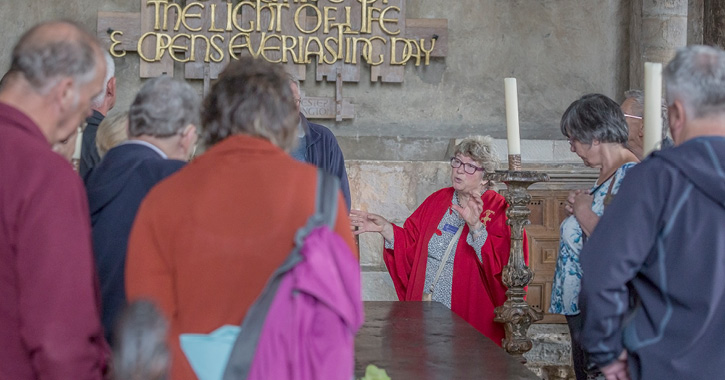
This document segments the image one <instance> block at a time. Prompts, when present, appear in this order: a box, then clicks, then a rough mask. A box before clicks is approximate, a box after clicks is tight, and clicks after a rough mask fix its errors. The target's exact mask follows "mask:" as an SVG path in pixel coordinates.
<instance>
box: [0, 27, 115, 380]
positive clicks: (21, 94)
mask: <svg viewBox="0 0 725 380" xmlns="http://www.w3.org/2000/svg"><path fill="white" fill-rule="evenodd" d="M105 72H106V64H105V62H104V60H103V54H102V51H101V48H100V45H99V43H98V41H97V40H96V39H95V37H93V36H92V35H90V34H89V33H88V32H86V31H85V30H83V29H82V28H81V27H80V26H78V25H76V24H74V23H71V22H65V21H60V22H59V21H53V22H46V23H42V24H39V25H37V26H35V27H33V28H32V29H30V30H29V31H28V32H26V33H25V34H24V35H23V36H22V37H21V38H20V41H18V43H17V44H16V45H15V47H14V48H13V52H12V60H11V64H10V70H9V72H8V73H7V75H6V76H5V78H4V79H3V84H2V89H1V90H0V178H2V180H0V210H2V212H0V226H1V228H0V300H2V302H0V337H2V338H0V341H2V344H0V378H2V379H13V380H31V379H102V378H103V372H104V371H105V369H106V368H107V365H106V364H107V359H108V357H109V350H108V345H107V344H106V342H105V340H104V339H103V329H102V327H101V323H100V321H99V313H100V310H99V305H98V302H97V301H98V298H99V297H98V288H97V286H96V274H95V270H94V267H93V253H92V250H91V230H90V223H89V220H88V203H87V202H86V196H85V192H84V191H83V184H82V183H81V180H80V178H79V177H78V175H77V174H76V173H75V172H74V171H73V169H72V167H71V165H70V164H69V162H68V161H67V160H66V159H65V158H63V157H62V156H61V155H59V154H56V153H54V152H53V151H52V150H51V146H52V145H54V144H56V143H59V142H61V141H63V140H65V139H67V138H68V137H70V136H71V135H72V134H74V133H76V131H77V129H78V126H79V125H80V123H81V122H82V121H83V119H84V118H85V117H86V116H87V115H88V114H89V112H90V103H91V99H92V98H93V97H94V96H95V95H96V94H98V93H100V91H101V88H102V81H103V76H104V74H105Z"/></svg>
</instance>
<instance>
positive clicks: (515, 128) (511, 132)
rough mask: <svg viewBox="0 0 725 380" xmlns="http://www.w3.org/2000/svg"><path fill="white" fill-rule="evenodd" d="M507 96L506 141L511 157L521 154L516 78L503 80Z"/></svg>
mask: <svg viewBox="0 0 725 380" xmlns="http://www.w3.org/2000/svg"><path fill="white" fill-rule="evenodd" d="M503 84H504V93H505V95H506V141H507V142H508V148H509V155H514V154H521V141H520V139H519V101H518V99H517V97H516V78H505V79H504V80H503Z"/></svg>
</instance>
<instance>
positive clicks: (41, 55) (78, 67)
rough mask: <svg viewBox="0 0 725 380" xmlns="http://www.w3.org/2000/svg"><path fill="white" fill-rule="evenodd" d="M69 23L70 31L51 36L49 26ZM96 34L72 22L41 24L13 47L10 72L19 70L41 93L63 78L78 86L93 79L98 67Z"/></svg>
mask: <svg viewBox="0 0 725 380" xmlns="http://www.w3.org/2000/svg"><path fill="white" fill-rule="evenodd" d="M53 26H64V27H67V26H70V27H71V29H70V33H59V34H58V35H52V34H51V33H50V32H49V31H48V30H47V29H48V28H52V27H53ZM98 51H100V45H99V44H98V41H97V40H96V38H95V37H93V36H92V35H90V34H89V33H88V32H86V31H85V30H84V29H83V27H81V26H80V25H78V24H76V23H74V22H72V21H51V22H46V23H41V24H38V25H36V26H34V27H33V28H31V29H30V30H29V31H27V32H26V33H25V34H24V35H23V36H22V37H20V40H19V41H18V43H17V44H16V45H15V47H14V48H13V53H12V59H11V62H10V70H9V73H13V74H14V73H20V74H22V75H23V76H24V77H25V80H27V81H28V82H29V83H30V85H31V86H32V88H33V89H34V90H35V91H37V92H38V93H41V94H44V93H46V92H47V91H48V90H49V89H50V88H51V87H52V86H53V85H55V84H56V83H57V82H58V81H59V80H60V79H61V78H63V77H70V78H73V80H74V81H75V82H76V84H77V85H82V84H86V83H88V82H90V81H91V80H93V78H94V77H95V75H96V70H98V68H99V63H100V62H97V55H98V54H97V52H98Z"/></svg>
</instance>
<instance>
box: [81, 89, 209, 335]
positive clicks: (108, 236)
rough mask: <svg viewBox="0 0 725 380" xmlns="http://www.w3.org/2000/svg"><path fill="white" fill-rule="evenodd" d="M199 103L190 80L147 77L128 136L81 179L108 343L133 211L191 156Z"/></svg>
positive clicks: (121, 293) (120, 303)
mask: <svg viewBox="0 0 725 380" xmlns="http://www.w3.org/2000/svg"><path fill="white" fill-rule="evenodd" d="M200 103H201V102H200V100H199V96H198V95H197V94H196V92H195V91H194V89H193V88H192V87H191V86H190V85H189V84H188V83H185V82H182V81H178V80H174V79H172V78H171V77H168V76H162V77H158V78H153V79H150V80H149V81H148V82H146V83H145V84H144V86H143V87H142V88H141V90H140V91H139V93H138V94H137V95H136V98H135V99H134V101H133V103H132V104H131V107H130V109H129V112H128V134H129V139H128V140H126V141H124V142H122V143H121V144H119V145H118V146H116V147H114V148H113V149H111V150H109V151H108V153H107V154H106V155H105V156H103V160H101V162H100V163H99V164H98V165H97V166H96V167H95V168H94V169H93V170H92V171H91V172H90V174H88V176H87V177H86V179H85V182H86V189H87V191H88V204H89V207H90V212H91V225H92V228H93V252H94V254H95V256H96V266H97V268H98V278H99V280H100V283H101V311H102V322H103V327H104V328H105V332H106V338H107V339H108V341H109V342H112V338H113V331H114V328H115V322H116V319H117V317H118V315H119V313H120V312H121V311H122V310H123V308H124V307H125V306H126V292H125V289H124V286H125V284H124V278H125V277H124V269H125V265H126V247H127V245H128V237H129V234H130V233H131V226H132V224H133V220H134V218H135V217H136V212H137V211H138V208H139V206H140V205H141V201H142V200H143V198H144V197H145V196H146V194H147V193H148V192H149V190H151V188H152V187H153V186H154V185H156V184H157V183H158V182H159V181H161V180H162V179H164V178H166V177H168V176H169V175H171V174H172V173H174V172H176V171H177V170H179V169H180V168H181V167H182V166H184V163H185V162H186V161H187V160H188V159H189V157H190V155H191V153H192V150H193V148H194V145H195V143H196V139H197V136H196V126H197V125H198V124H199V117H200V116H199V108H200Z"/></svg>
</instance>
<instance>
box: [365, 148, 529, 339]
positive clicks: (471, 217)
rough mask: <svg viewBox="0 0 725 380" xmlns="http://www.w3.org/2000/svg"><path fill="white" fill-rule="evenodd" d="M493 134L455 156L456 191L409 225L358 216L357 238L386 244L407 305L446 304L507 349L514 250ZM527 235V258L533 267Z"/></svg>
mask: <svg viewBox="0 0 725 380" xmlns="http://www.w3.org/2000/svg"><path fill="white" fill-rule="evenodd" d="M492 142H493V139H492V138H491V137H489V136H485V137H470V138H466V139H463V140H462V141H461V142H460V143H459V144H458V145H457V146H456V148H455V150H454V153H453V157H451V160H450V165H451V187H447V188H444V189H441V190H438V191H436V192H435V193H433V194H431V195H430V196H429V197H428V198H426V200H425V201H424V202H423V203H422V204H421V205H420V206H418V208H417V209H416V210H415V211H414V212H413V214H412V215H410V217H409V218H408V219H407V220H406V221H405V223H404V224H403V226H402V227H400V226H396V225H394V224H392V223H391V222H389V221H388V220H387V219H385V218H383V217H382V216H380V215H376V214H372V213H368V212H366V211H362V210H352V212H351V221H352V226H353V227H356V228H357V231H355V234H356V235H359V234H362V233H367V232H377V233H379V234H380V235H381V236H382V237H383V238H384V239H385V246H384V250H383V259H384V261H385V265H386V266H387V267H388V271H389V272H390V277H391V278H392V280H393V284H394V285H395V290H396V292H397V294H398V298H399V299H400V300H401V301H421V300H424V301H438V302H440V303H442V304H444V305H446V306H447V307H448V308H449V309H451V310H452V311H453V312H455V313H456V314H458V315H459V316H461V318H463V319H465V320H466V321H467V322H468V323H470V324H471V325H472V326H473V327H475V328H476V330H478V331H480V332H481V333H482V334H483V335H485V336H487V337H488V338H490V339H491V340H493V341H494V342H495V343H496V344H497V345H499V346H500V345H501V344H502V339H503V338H504V337H505V336H506V334H505V331H504V326H503V324H501V323H498V322H494V317H495V313H494V309H495V308H496V307H497V306H501V305H503V303H504V302H505V301H506V285H504V283H503V280H502V277H501V276H502V272H503V267H504V266H505V265H507V264H508V260H509V253H510V251H511V228H510V227H509V225H508V224H507V220H508V219H507V218H506V210H507V208H508V204H507V203H506V200H505V199H504V197H503V196H502V195H500V194H498V193H497V192H496V191H495V190H494V184H493V183H492V182H490V181H488V180H487V179H486V178H485V177H484V176H485V173H492V172H493V171H495V170H496V167H497V165H498V157H497V156H496V152H495V151H494V150H493V146H492ZM528 253H529V250H528V243H527V239H526V236H525V235H524V260H525V261H526V263H527V264H528Z"/></svg>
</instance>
